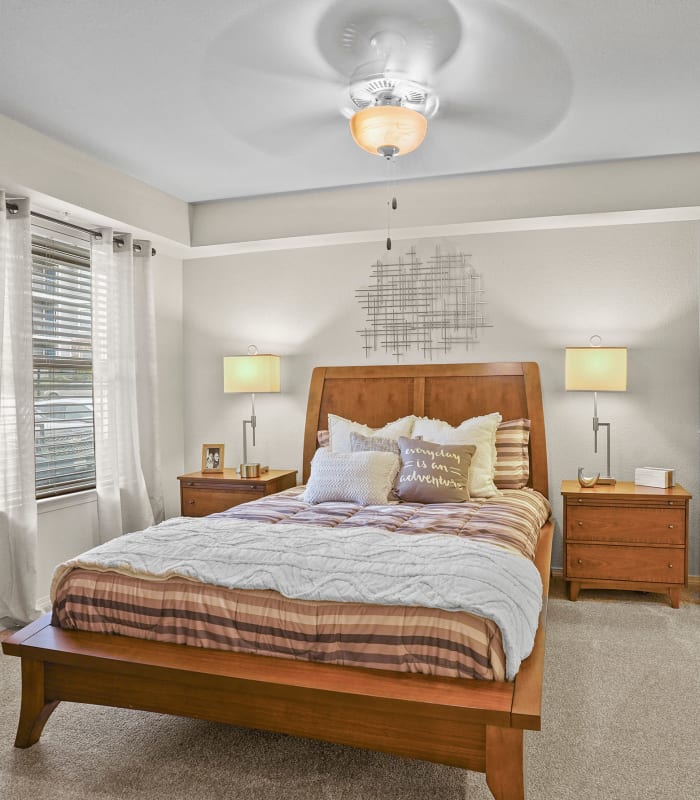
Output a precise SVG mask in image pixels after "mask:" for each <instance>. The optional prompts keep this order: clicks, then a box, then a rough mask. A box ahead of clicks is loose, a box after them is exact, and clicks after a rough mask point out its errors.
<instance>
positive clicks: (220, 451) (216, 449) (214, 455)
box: [202, 444, 224, 472]
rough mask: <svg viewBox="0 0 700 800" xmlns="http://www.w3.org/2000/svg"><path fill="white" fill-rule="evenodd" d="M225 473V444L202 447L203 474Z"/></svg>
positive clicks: (204, 445)
mask: <svg viewBox="0 0 700 800" xmlns="http://www.w3.org/2000/svg"><path fill="white" fill-rule="evenodd" d="M223 471H224V446H223V444H203V445H202V472H223Z"/></svg>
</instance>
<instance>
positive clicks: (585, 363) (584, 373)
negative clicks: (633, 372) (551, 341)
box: [565, 347, 627, 392]
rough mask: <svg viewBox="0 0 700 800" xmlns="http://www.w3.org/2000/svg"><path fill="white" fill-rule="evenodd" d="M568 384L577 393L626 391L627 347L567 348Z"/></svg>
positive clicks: (566, 380) (566, 370)
mask: <svg viewBox="0 0 700 800" xmlns="http://www.w3.org/2000/svg"><path fill="white" fill-rule="evenodd" d="M565 387H566V390H567V391H569V392H570V391H574V392H626V391H627V348H626V347H567V348H566V368H565Z"/></svg>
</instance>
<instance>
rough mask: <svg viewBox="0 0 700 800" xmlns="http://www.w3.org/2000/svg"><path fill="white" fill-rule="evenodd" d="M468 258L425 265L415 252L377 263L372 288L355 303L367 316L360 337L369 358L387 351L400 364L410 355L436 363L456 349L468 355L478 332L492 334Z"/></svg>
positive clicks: (446, 257)
mask: <svg viewBox="0 0 700 800" xmlns="http://www.w3.org/2000/svg"><path fill="white" fill-rule="evenodd" d="M470 258H471V256H469V255H466V254H465V253H455V254H452V253H450V254H443V253H441V252H440V248H439V247H436V248H435V255H434V256H432V257H431V258H429V259H428V262H427V264H424V263H423V262H422V261H421V260H420V258H419V257H418V256H417V254H416V251H415V248H413V247H412V248H411V249H410V250H409V251H408V253H406V256H405V257H399V259H398V260H396V261H391V262H386V261H379V260H378V261H376V262H375V264H373V266H372V271H371V273H370V278H371V279H372V281H373V284H372V285H371V286H368V287H365V288H361V289H358V290H357V292H356V293H355V294H356V297H357V299H358V301H359V303H360V305H361V306H362V308H363V309H364V310H365V312H366V314H367V327H366V328H363V329H362V330H360V331H358V333H359V334H360V336H361V337H362V342H363V344H362V348H363V350H364V351H365V355H366V356H367V357H369V355H370V353H372V352H376V351H377V350H379V349H380V348H381V349H384V350H386V352H388V353H391V354H392V355H393V356H394V357H395V358H396V360H397V361H399V360H400V359H401V357H402V356H404V355H405V354H406V353H407V352H408V351H409V350H417V351H419V352H422V354H423V357H424V358H429V359H431V358H432V357H433V355H434V354H436V353H447V352H449V351H450V350H451V349H452V347H453V346H454V345H457V344H463V345H464V349H465V350H468V349H469V346H470V345H472V344H475V343H477V342H478V341H479V328H490V327H491V325H489V323H488V322H486V319H485V317H484V308H483V307H484V305H485V301H484V299H483V294H484V290H483V289H482V288H481V275H480V274H478V273H477V272H475V271H474V268H473V267H472V265H471V263H470V261H469V259H470Z"/></svg>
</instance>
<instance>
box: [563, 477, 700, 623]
mask: <svg viewBox="0 0 700 800" xmlns="http://www.w3.org/2000/svg"><path fill="white" fill-rule="evenodd" d="M561 493H562V495H563V497H564V579H565V580H566V582H567V588H568V592H569V599H570V600H576V598H577V597H578V593H579V590H580V589H582V588H583V589H585V588H593V587H601V588H606V589H637V590H641V591H646V592H668V595H669V597H670V598H671V605H672V606H673V607H674V608H678V605H679V603H680V588H681V586H687V585H688V504H689V503H690V499H691V497H692V495H690V494H689V493H688V492H687V491H686V490H685V489H684V488H683V487H682V486H679V485H678V484H676V486H674V487H672V488H671V489H654V488H652V487H650V486H637V485H636V484H634V483H627V482H619V483H617V484H615V485H614V486H593V487H592V488H590V489H584V488H582V487H581V486H579V483H578V481H562V484H561Z"/></svg>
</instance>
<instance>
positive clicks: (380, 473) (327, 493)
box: [299, 447, 400, 506]
mask: <svg viewBox="0 0 700 800" xmlns="http://www.w3.org/2000/svg"><path fill="white" fill-rule="evenodd" d="M399 464H400V461H399V457H398V455H396V453H381V452H377V451H364V452H359V453H333V452H331V451H330V449H329V448H328V447H319V448H318V450H317V451H316V454H315V455H314V457H313V459H312V460H311V475H310V477H309V482H308V483H307V484H306V490H305V491H304V493H303V494H302V495H300V497H299V499H300V500H304V502H306V503H325V502H327V501H333V500H335V501H338V502H343V503H359V504H360V505H362V506H376V505H384V504H385V503H388V502H389V492H391V490H392V489H393V487H394V480H395V479H396V475H397V473H398V471H399Z"/></svg>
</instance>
